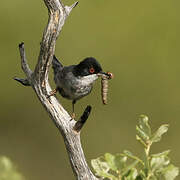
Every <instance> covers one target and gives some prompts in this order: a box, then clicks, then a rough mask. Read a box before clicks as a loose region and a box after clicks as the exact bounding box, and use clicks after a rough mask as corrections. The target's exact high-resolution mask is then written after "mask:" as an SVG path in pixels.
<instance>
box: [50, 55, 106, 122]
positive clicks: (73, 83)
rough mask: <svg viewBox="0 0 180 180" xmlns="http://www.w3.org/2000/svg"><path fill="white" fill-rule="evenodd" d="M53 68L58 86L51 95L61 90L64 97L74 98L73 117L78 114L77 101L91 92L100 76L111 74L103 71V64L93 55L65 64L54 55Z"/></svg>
mask: <svg viewBox="0 0 180 180" xmlns="http://www.w3.org/2000/svg"><path fill="white" fill-rule="evenodd" d="M52 69H53V72H54V82H55V84H56V88H55V89H54V90H53V91H51V92H50V95H49V96H53V95H55V94H56V93H57V92H59V93H60V95H61V96H62V97H64V98H66V99H69V100H72V116H71V117H72V119H74V118H75V116H76V115H75V112H74V106H75V103H76V101H77V100H79V99H81V98H83V97H84V96H87V95H88V94H90V93H91V91H92V88H93V84H94V82H95V81H96V80H97V79H98V77H101V76H103V75H107V76H109V74H108V73H105V72H103V71H102V67H101V65H100V64H99V62H98V61H97V60H96V59H95V58H93V57H87V58H85V59H83V60H82V61H81V62H80V63H79V64H77V65H69V66H63V65H62V64H61V62H60V61H59V60H58V59H57V58H56V56H55V55H54V56H53V60H52Z"/></svg>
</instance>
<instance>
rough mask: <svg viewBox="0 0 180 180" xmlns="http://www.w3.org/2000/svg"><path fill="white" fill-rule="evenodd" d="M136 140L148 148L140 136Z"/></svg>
mask: <svg viewBox="0 0 180 180" xmlns="http://www.w3.org/2000/svg"><path fill="white" fill-rule="evenodd" d="M136 140H138V141H139V142H140V143H141V144H142V145H143V146H144V147H147V145H146V143H145V142H144V141H143V139H142V138H141V137H139V136H138V135H136Z"/></svg>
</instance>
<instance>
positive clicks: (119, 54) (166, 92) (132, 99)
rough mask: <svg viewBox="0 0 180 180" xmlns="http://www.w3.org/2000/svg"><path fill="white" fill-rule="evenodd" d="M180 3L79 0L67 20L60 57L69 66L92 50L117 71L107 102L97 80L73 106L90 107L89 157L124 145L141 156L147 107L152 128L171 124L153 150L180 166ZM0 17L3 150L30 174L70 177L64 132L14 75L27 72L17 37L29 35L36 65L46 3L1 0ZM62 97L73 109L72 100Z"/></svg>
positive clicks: (85, 139)
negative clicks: (138, 133) (138, 134)
mask: <svg viewBox="0 0 180 180" xmlns="http://www.w3.org/2000/svg"><path fill="white" fill-rule="evenodd" d="M63 2H64V3H66V4H68V5H70V4H72V3H73V2H74V1H72V0H64V1H63ZM179 6H180V1H178V0H172V1H169V0H150V1H144V0H136V1H134V0H128V1H120V0H114V1H102V0H96V1H92V0H81V1H80V3H79V5H78V6H77V8H75V9H74V10H73V12H72V14H71V15H70V17H69V18H68V19H67V21H66V24H65V26H64V28H63V31H62V33H61V34H60V37H59V38H58V40H57V46H56V56H57V57H58V58H59V59H61V61H62V63H63V64H64V65H69V64H76V63H78V62H79V61H80V60H82V59H83V58H84V57H87V56H93V57H96V58H97V59H98V60H99V61H100V63H101V64H102V66H103V69H104V70H105V71H111V72H113V73H114V75H115V78H114V79H113V80H111V81H110V82H109V86H110V87H109V104H108V105H107V106H104V105H102V102H101V96H100V81H98V82H96V85H95V88H94V90H93V92H92V93H91V95H89V96H88V97H85V98H84V99H82V100H80V101H79V102H78V103H77V104H76V107H75V108H76V112H77V114H78V115H79V116H80V115H81V114H82V111H83V108H84V107H85V106H86V105H88V104H90V105H92V107H93V109H92V114H91V115H90V118H89V120H88V121H87V124H86V125H85V127H84V129H83V131H82V133H81V138H82V145H83V148H84V153H85V155H86V158H87V161H88V162H90V160H91V159H92V158H96V157H98V156H100V155H102V154H104V153H105V152H111V153H117V152H121V151H123V150H124V149H129V150H130V151H133V152H134V153H135V154H137V155H141V154H142V152H141V147H140V145H139V144H138V142H136V140H135V125H136V124H137V120H138V116H139V115H140V114H146V115H148V116H149V117H150V123H151V125H152V126H153V127H154V128H155V127H158V126H159V125H161V124H163V123H169V124H170V129H169V131H168V133H167V135H165V136H164V137H163V140H162V141H161V142H160V143H159V144H157V145H154V148H153V152H159V151H162V150H166V149H171V150H172V152H171V154H170V157H171V158H172V162H173V163H174V164H175V165H176V166H180V153H179V152H180V142H179V140H178V137H179V136H180V131H179V127H180V81H179V77H180V71H179V69H180V68H179V66H180V61H179V59H180V50H179V49H180V44H179V42H180V35H179V32H180V21H179V18H180V11H179ZM0 22H1V26H0V59H1V60H0V68H1V100H0V102H1V104H0V109H1V111H0V112H1V118H0V154H1V155H6V156H8V157H10V158H11V159H12V160H13V161H14V162H15V163H16V164H17V166H18V168H19V170H20V171H21V172H22V174H24V176H25V177H26V179H27V180H40V179H43V180H49V179H53V180H58V179H65V180H66V179H67V180H72V179H74V177H73V174H72V170H71V168H70V163H69V161H68V158H67V154H66V151H65V146H64V143H63V139H62V137H61V135H60V134H59V132H58V130H57V129H56V127H55V126H54V124H53V123H52V121H51V119H50V118H49V116H48V115H47V113H46V112H45V110H44V109H43V107H42V106H41V104H40V103H39V101H38V99H37V97H36V95H35V93H34V92H33V90H32V89H31V88H30V87H23V86H21V85H20V84H18V83H17V82H15V81H14V80H12V78H13V77H14V76H18V77H24V74H23V72H22V70H21V67H20V57H19V51H18V43H20V42H22V41H24V42H25V47H26V54H27V58H28V61H29V64H30V66H31V68H32V69H33V68H34V66H35V64H36V61H37V56H38V53H39V45H40V41H41V36H42V32H43V30H44V27H45V25H46V23H47V9H46V7H45V5H44V3H43V1H42V0H39V1H37V0H31V1H27V0H17V1H2V2H1V6H0ZM50 79H52V72H51V74H50ZM51 84H52V87H55V85H54V83H53V81H52V80H51ZM58 98H59V100H60V102H61V103H62V104H63V105H64V106H65V108H66V109H67V110H68V111H69V112H71V102H70V101H68V100H65V99H62V98H61V96H59V95H58Z"/></svg>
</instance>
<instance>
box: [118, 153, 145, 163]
mask: <svg viewBox="0 0 180 180" xmlns="http://www.w3.org/2000/svg"><path fill="white" fill-rule="evenodd" d="M121 155H122V156H125V157H126V156H127V157H129V158H131V159H134V160H137V161H139V162H140V163H141V164H142V165H144V163H143V161H142V160H141V159H140V158H138V157H137V156H135V155H133V154H132V153H131V152H130V151H127V150H124V151H123V154H121Z"/></svg>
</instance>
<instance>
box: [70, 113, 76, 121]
mask: <svg viewBox="0 0 180 180" xmlns="http://www.w3.org/2000/svg"><path fill="white" fill-rule="evenodd" d="M75 117H76V114H75V113H74V112H73V113H72V114H71V121H72V120H73V119H75Z"/></svg>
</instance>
